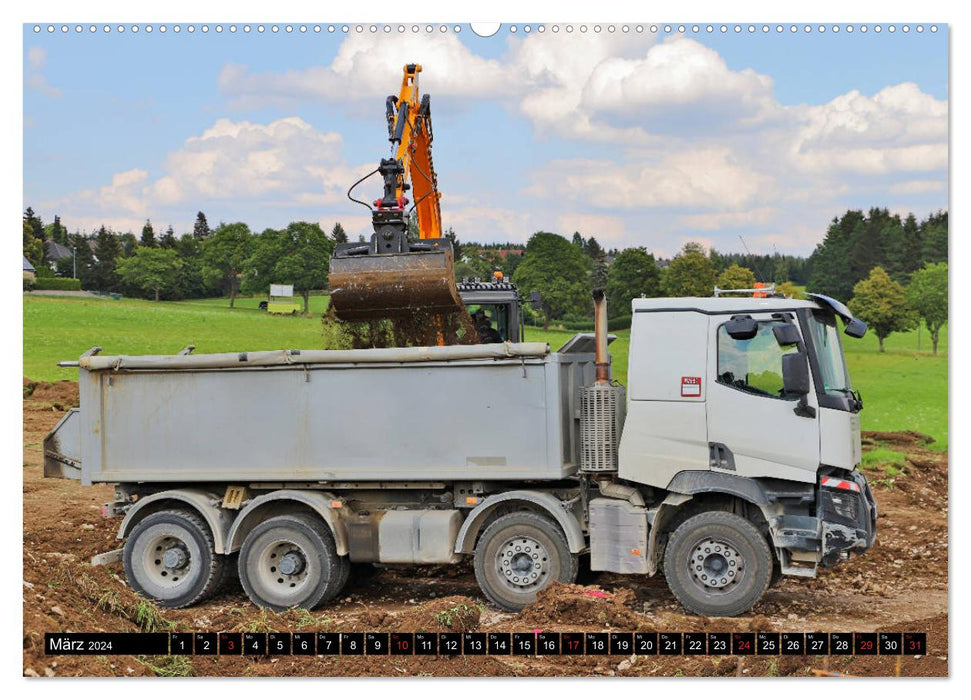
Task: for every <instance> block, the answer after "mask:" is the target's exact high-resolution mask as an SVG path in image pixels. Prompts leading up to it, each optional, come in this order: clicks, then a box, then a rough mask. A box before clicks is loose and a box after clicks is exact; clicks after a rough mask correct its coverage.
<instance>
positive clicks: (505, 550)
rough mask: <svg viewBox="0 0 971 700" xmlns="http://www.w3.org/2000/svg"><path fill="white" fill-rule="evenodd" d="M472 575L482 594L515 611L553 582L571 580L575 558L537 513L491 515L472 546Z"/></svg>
mask: <svg viewBox="0 0 971 700" xmlns="http://www.w3.org/2000/svg"><path fill="white" fill-rule="evenodd" d="M474 563H475V578H476V581H478V583H479V588H481V589H482V592H483V593H484V594H485V595H486V597H487V598H488V599H489V600H491V601H492V602H493V603H495V604H496V605H497V606H499V607H500V608H502V609H503V610H508V611H509V612H519V611H520V610H522V609H523V608H524V607H526V606H527V605H529V604H530V603H532V602H534V601H535V600H536V594H537V593H538V592H539V591H541V590H542V589H543V588H545V587H546V586H548V585H549V584H550V583H551V582H553V581H560V582H562V583H573V581H575V580H576V576H577V557H576V556H575V555H574V554H572V553H571V552H570V547H569V545H568V544H567V541H566V537H565V536H564V535H563V532H562V531H561V530H560V527H559V526H558V525H557V524H556V523H555V522H553V521H552V520H550V519H549V518H545V517H543V516H542V515H538V514H536V513H531V512H528V511H527V512H520V513H510V514H509V515H504V516H502V517H501V518H499V519H497V520H496V521H495V522H493V523H492V524H491V525H489V527H488V528H486V531H485V532H484V533H482V536H481V537H480V538H479V541H478V542H477V543H476V545H475V559H474Z"/></svg>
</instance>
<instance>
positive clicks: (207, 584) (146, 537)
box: [122, 510, 226, 608]
mask: <svg viewBox="0 0 971 700" xmlns="http://www.w3.org/2000/svg"><path fill="white" fill-rule="evenodd" d="M122 563H123V565H124V567H125V576H126V577H127V578H128V585H129V586H130V587H131V589H132V590H133V591H135V592H136V593H138V594H139V595H141V596H143V597H145V598H148V599H150V600H153V601H155V602H156V603H157V604H158V605H160V606H162V607H165V608H185V607H188V606H190V605H193V604H195V603H198V602H200V601H202V600H205V599H206V598H208V597H209V596H211V595H212V594H213V593H215V592H216V591H217V590H218V588H219V586H220V584H221V583H222V581H223V570H224V567H225V563H226V558H225V557H224V556H222V555H218V554H216V553H215V546H214V542H213V537H212V533H211V532H210V531H209V526H208V525H206V523H205V521H203V519H202V518H201V517H199V516H198V515H196V514H195V513H193V512H191V511H187V510H162V511H159V512H157V513H152V514H151V515H148V516H146V517H145V518H144V519H143V520H142V521H141V522H139V523H138V525H136V526H135V528H134V529H133V530H132V532H131V534H130V535H129V536H128V539H127V540H126V541H125V547H124V550H123V555H122Z"/></svg>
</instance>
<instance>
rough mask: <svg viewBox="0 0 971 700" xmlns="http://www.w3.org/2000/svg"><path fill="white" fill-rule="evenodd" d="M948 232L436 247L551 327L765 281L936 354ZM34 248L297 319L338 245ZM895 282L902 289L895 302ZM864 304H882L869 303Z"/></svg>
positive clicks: (302, 232) (30, 246)
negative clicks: (283, 301) (670, 244)
mask: <svg viewBox="0 0 971 700" xmlns="http://www.w3.org/2000/svg"><path fill="white" fill-rule="evenodd" d="M947 224H948V219H947V213H946V212H941V213H938V214H933V215H931V216H929V217H928V218H927V219H925V220H923V221H920V222H918V221H917V220H916V218H915V217H914V216H913V215H910V216H908V217H907V218H906V219H905V220H903V221H901V219H900V217H899V216H896V215H890V214H889V212H888V211H887V210H886V209H876V208H874V209H871V210H870V211H869V213H868V214H866V215H864V213H863V212H862V211H847V212H846V213H845V214H844V215H843V216H842V217H838V218H835V219H834V220H833V223H832V224H831V225H830V227H829V230H828V231H827V235H826V238H825V240H824V241H823V242H822V243H820V244H819V246H817V248H816V251H815V252H814V253H813V255H812V256H811V257H810V258H808V259H805V258H799V257H795V256H782V255H779V254H778V253H776V254H775V255H772V256H768V255H762V256H759V255H752V254H750V253H746V254H744V255H743V254H738V253H728V254H725V253H719V252H718V251H716V250H711V251H709V252H706V251H705V249H704V248H703V247H702V246H701V245H700V244H698V243H687V244H685V245H684V247H683V248H682V250H681V251H680V252H679V253H678V254H677V255H675V256H674V257H673V258H672V259H671V260H658V259H656V258H655V257H654V255H653V254H651V253H650V252H649V251H648V250H647V249H646V248H643V247H636V248H627V249H624V250H617V249H613V250H606V249H604V248H603V247H602V246H601V245H600V243H599V242H598V241H597V240H596V238H594V237H592V236H591V237H589V238H584V237H583V236H582V235H581V234H580V233H579V232H575V233H574V234H573V236H572V238H571V239H567V238H564V237H563V236H560V235H558V234H555V233H549V232H545V231H539V232H537V233H535V234H533V236H532V237H531V238H530V239H529V242H528V243H527V244H526V246H525V249H523V248H522V247H519V246H515V245H512V244H495V243H492V244H480V243H475V242H470V243H464V244H463V243H461V242H460V241H459V240H458V238H457V236H456V234H455V232H454V231H452V230H451V229H449V231H448V233H447V234H446V237H447V238H448V239H449V240H450V241H451V242H452V245H453V247H454V249H455V252H456V259H457V261H458V262H457V264H456V277H458V278H459V279H461V278H463V277H478V278H482V279H486V278H488V277H489V276H490V275H491V274H492V272H493V271H494V270H502V271H503V272H504V273H505V275H506V277H507V278H509V279H512V280H513V281H514V282H516V284H517V285H518V286H519V288H520V289H522V290H524V292H525V293H528V292H532V291H534V290H535V291H538V292H540V294H541V295H542V298H543V300H544V307H543V311H544V314H543V315H544V322H545V323H546V324H547V325H548V324H549V322H550V321H554V320H565V321H571V320H577V321H584V320H587V319H588V318H589V313H590V308H591V303H592V302H591V297H590V291H591V289H593V288H601V287H602V288H606V290H607V294H608V297H609V298H610V299H611V301H612V309H613V311H614V315H616V316H622V315H626V314H627V313H628V310H629V308H630V302H631V300H632V299H634V298H638V297H642V296H643V297H657V296H711V295H712V294H713V291H714V288H715V287H716V286H718V287H719V288H721V289H749V288H751V287H753V286H754V285H755V283H756V281H762V282H768V281H775V282H776V283H777V289H779V290H780V291H782V292H783V293H784V294H786V295H787V296H794V295H796V294H797V289H796V285H797V284H800V283H804V282H807V281H808V288H809V290H810V291H815V292H821V293H824V294H828V295H830V296H834V297H835V298H838V299H849V298H851V297H852V298H853V299H854V300H855V301H854V303H855V304H856V305H857V308H859V309H860V316H861V318H863V319H864V320H867V321H868V322H870V323H871V325H872V326H873V327H874V330H875V332H876V334H877V336H878V338H880V344H881V349H882V346H883V339H884V338H885V337H886V335H888V334H889V333H891V332H894V331H895V330H904V329H906V328H907V327H908V324H910V325H912V324H913V323H915V322H916V321H915V319H916V318H918V317H921V318H924V319H925V321H926V322H927V324H928V327H929V328H931V329H932V330H931V332H932V336H933V338H932V339H933V342H934V346H935V351H936V345H937V333H938V331H939V329H940V323H943V321H939V319H940V317H941V313H940V310H939V309H940V303H939V301H935V302H934V304H933V306H934V309H935V310H929V307H928V306H927V304H928V303H929V302H927V301H926V298H927V297H928V294H930V293H929V292H927V290H928V289H933V290H935V291H934V294H936V295H937V297H935V299H937V298H938V297H939V296H940V292H939V290H940V280H941V279H942V274H943V280H944V282H943V284H944V290H945V291H944V294H945V304H944V312H943V318H944V319H945V320H946V317H947V311H946V281H947V275H946V261H947ZM410 228H411V229H414V231H413V233H415V235H417V222H415V221H412V222H410ZM46 240H51V241H55V242H57V243H60V244H62V245H66V246H68V247H70V248H73V249H74V250H75V251H76V258H77V259H76V266H77V276H78V277H79V278H80V279H81V283H82V286H83V287H84V288H86V289H94V290H101V291H107V292H122V293H125V294H128V295H139V296H146V297H148V298H154V299H156V300H159V299H163V298H164V299H178V298H193V297H204V296H214V295H219V294H223V295H226V296H228V297H229V301H230V306H234V305H235V300H236V296H237V294H238V293H239V292H240V291H242V292H244V293H256V294H260V293H266V290H267V288H268V287H269V285H270V284H271V283H286V284H290V283H292V284H293V285H294V288H295V289H296V290H297V291H298V292H299V293H300V294H301V295H302V296H303V301H304V310H305V312H306V311H307V309H308V308H309V296H310V292H311V290H314V289H325V288H326V286H327V271H328V267H329V259H330V256H331V254H332V252H333V250H334V247H335V245H336V244H338V243H345V242H347V240H348V237H347V233H346V231H345V230H344V228H343V226H341V224H340V223H338V224H336V225H335V226H334V228H333V230H332V231H331V233H330V235H328V234H326V233H325V232H324V231H323V230H322V229H321V228H320V226H319V225H318V224H316V223H308V222H293V223H291V224H290V225H288V226H287V227H286V228H285V229H266V230H264V231H263V232H262V233H260V234H254V233H253V232H251V231H250V229H249V227H248V226H247V225H246V224H245V223H242V222H237V223H230V224H226V223H220V224H219V225H218V226H217V227H216V228H215V229H211V228H210V227H209V224H208V222H207V220H206V217H205V214H204V213H202V212H199V213H198V215H197V217H196V221H195V224H194V226H193V231H192V234H191V235H183V236H176V234H175V232H174V231H173V229H172V227H171V226H169V227H168V228H167V230H166V231H165V232H164V233H163V234H162V235H160V236H157V235H156V233H155V229H154V227H153V225H152V223H151V222H150V221H146V223H145V225H144V226H143V228H142V231H141V236H140V237H139V238H136V237H135V236H134V235H133V234H131V233H125V234H116V233H114V232H112V231H111V230H110V229H107V228H106V227H104V226H102V227H101V228H100V229H99V230H98V232H97V233H96V234H95V235H94V236H92V237H90V238H89V237H86V236H82V235H81V234H78V233H75V234H68V233H67V230H66V228H65V227H64V226H63V225H62V224H61V222H60V219H59V218H58V217H55V219H54V223H52V224H50V225H47V226H45V225H44V224H43V222H42V221H41V219H40V217H38V216H37V215H36V214H35V213H34V212H33V210H32V209H30V208H28V209H27V210H26V211H25V213H24V255H25V256H27V257H28V259H30V261H31V262H32V263H33V264H34V265H35V267H38V268H39V269H40V268H41V267H42V266H44V265H45V264H48V263H49V261H48V260H47V259H46V256H47V252H46V247H45V245H44V242H45V241H46ZM89 243H90V244H89ZM867 261H869V263H868V262H867ZM74 262H75V261H73V260H72V263H74ZM881 263H883V264H881ZM936 264H940V265H943V268H940V267H934V265H936ZM941 269H943V270H944V272H943V273H941ZM932 272H933V275H932V274H931V273H932ZM931 279H932V280H934V282H933V284H931V282H929V281H928V280H931ZM864 283H865V284H864ZM861 284H862V285H863V286H862V287H861V286H860V285H861ZM904 285H909V286H908V289H909V290H913V291H905V289H904ZM920 290H924V291H923V292H921V291H920ZM931 296H933V295H931ZM875 299H880V300H882V301H880V303H879V304H877V303H876V302H875V301H874V300H875ZM851 308H852V307H851ZM881 309H882V310H881ZM891 312H892V313H891ZM887 319H890V320H887ZM934 324H937V325H936V330H935V328H934Z"/></svg>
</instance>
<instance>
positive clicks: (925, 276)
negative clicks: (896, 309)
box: [907, 263, 947, 355]
mask: <svg viewBox="0 0 971 700" xmlns="http://www.w3.org/2000/svg"><path fill="white" fill-rule="evenodd" d="M907 301H909V302H910V305H911V306H912V307H913V308H914V310H915V311H916V312H917V315H918V316H920V317H921V318H922V319H924V323H926V324H927V330H929V331H930V334H931V343H932V344H933V346H934V354H935V355H936V354H937V340H938V338H939V337H940V333H941V327H943V326H944V324H945V323H947V263H927V264H926V265H924V267H923V269H920V270H917V272H915V273H914V274H913V275H912V276H911V278H910V286H909V287H907Z"/></svg>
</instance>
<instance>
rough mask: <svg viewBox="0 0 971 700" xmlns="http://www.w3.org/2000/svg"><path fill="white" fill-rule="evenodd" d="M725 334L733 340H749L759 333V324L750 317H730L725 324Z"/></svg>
mask: <svg viewBox="0 0 971 700" xmlns="http://www.w3.org/2000/svg"><path fill="white" fill-rule="evenodd" d="M725 332H726V333H728V335H729V336H731V338H732V339H733V340H751V339H752V338H754V337H755V334H756V333H758V332H759V324H758V323H757V322H756V321H755V319H754V318H752V317H751V316H732V318H731V319H730V320H729V321H728V323H726V324H725Z"/></svg>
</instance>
